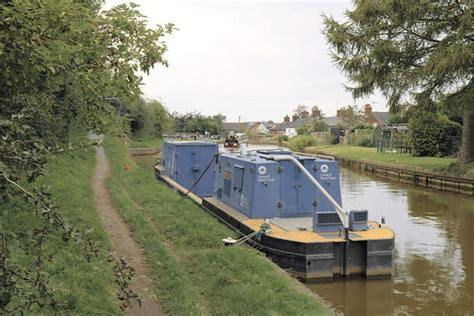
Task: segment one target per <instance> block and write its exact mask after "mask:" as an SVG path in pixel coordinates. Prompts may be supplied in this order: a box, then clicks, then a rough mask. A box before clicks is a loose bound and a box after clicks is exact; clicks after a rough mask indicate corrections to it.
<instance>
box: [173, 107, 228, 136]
mask: <svg viewBox="0 0 474 316" xmlns="http://www.w3.org/2000/svg"><path fill="white" fill-rule="evenodd" d="M172 117H173V129H174V130H175V131H176V132H187V133H201V134H204V133H205V132H209V133H211V135H217V134H219V133H220V132H221V131H222V123H223V122H224V121H225V116H224V115H222V114H216V115H213V116H204V115H202V114H201V113H184V114H180V113H178V112H174V113H173V114H172Z"/></svg>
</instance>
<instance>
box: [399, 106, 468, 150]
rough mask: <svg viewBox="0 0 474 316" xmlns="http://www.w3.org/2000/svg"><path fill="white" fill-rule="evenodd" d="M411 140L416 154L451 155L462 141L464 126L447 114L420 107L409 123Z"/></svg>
mask: <svg viewBox="0 0 474 316" xmlns="http://www.w3.org/2000/svg"><path fill="white" fill-rule="evenodd" d="M408 128H409V134H408V136H409V142H410V144H411V146H412V147H413V151H414V154H415V155H416V156H442V157H444V156H450V155H453V154H455V153H456V152H457V151H458V149H459V145H460V143H461V133H462V128H461V125H460V124H459V123H456V122H453V121H450V120H449V119H448V118H447V117H446V116H443V115H440V114H438V113H433V112H429V111H424V110H422V109H419V110H417V111H415V113H414V114H413V116H412V117H411V118H410V121H409V123H408Z"/></svg>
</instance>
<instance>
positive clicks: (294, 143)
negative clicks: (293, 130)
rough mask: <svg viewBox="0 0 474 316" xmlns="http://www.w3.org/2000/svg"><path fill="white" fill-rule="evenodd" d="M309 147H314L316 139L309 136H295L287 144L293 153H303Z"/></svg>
mask: <svg viewBox="0 0 474 316" xmlns="http://www.w3.org/2000/svg"><path fill="white" fill-rule="evenodd" d="M311 146H316V139H314V138H313V137H312V136H309V135H302V136H295V137H293V138H291V139H290V141H289V142H288V147H289V148H290V149H291V150H293V151H303V149H305V148H306V147H311Z"/></svg>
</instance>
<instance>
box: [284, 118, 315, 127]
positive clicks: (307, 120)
mask: <svg viewBox="0 0 474 316" xmlns="http://www.w3.org/2000/svg"><path fill="white" fill-rule="evenodd" d="M314 121H315V119H314V118H312V117H311V116H306V117H300V118H298V119H296V120H294V121H291V122H283V123H281V124H279V125H278V127H277V128H276V130H285V129H286V128H298V127H300V126H302V125H306V124H313V123H314Z"/></svg>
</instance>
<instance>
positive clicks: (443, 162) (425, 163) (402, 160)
mask: <svg viewBox="0 0 474 316" xmlns="http://www.w3.org/2000/svg"><path fill="white" fill-rule="evenodd" d="M305 151H306V152H309V153H322V154H326V155H333V156H340V157H346V158H349V159H355V160H363V161H369V162H375V163H381V164H386V165H390V166H400V167H409V168H421V169H425V170H427V171H440V170H443V169H445V168H447V167H448V166H449V165H451V164H452V163H454V162H455V161H456V160H455V159H453V158H437V157H413V156H412V155H407V154H389V153H377V149H376V148H372V147H360V146H348V145H344V146H342V145H328V146H316V147H308V148H306V150H305Z"/></svg>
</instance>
